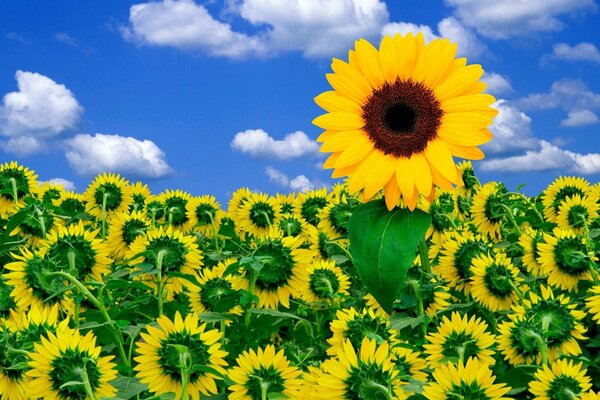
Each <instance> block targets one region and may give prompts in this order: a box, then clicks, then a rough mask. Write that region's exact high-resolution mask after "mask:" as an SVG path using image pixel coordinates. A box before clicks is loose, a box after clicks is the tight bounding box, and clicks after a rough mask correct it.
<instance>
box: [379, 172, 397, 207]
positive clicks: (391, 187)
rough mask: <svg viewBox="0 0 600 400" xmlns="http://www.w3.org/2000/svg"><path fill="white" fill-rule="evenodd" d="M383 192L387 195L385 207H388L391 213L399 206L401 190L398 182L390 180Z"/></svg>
mask: <svg viewBox="0 0 600 400" xmlns="http://www.w3.org/2000/svg"><path fill="white" fill-rule="evenodd" d="M383 191H384V195H385V205H386V206H387V209H388V210H390V211H391V210H392V208H394V207H395V206H396V205H397V204H398V200H399V199H400V188H399V187H398V184H397V183H396V180H394V179H390V180H389V181H388V183H387V184H386V185H385V187H384V188H383Z"/></svg>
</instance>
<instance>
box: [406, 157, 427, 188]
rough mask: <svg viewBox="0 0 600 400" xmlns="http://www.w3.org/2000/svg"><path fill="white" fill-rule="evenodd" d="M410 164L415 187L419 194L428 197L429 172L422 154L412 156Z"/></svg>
mask: <svg viewBox="0 0 600 400" xmlns="http://www.w3.org/2000/svg"><path fill="white" fill-rule="evenodd" d="M410 158H411V162H412V165H413V168H414V172H415V186H416V187H417V189H418V191H419V192H420V193H423V195H424V196H428V195H429V193H430V192H431V171H430V169H429V164H428V163H427V160H426V159H425V156H424V155H423V154H413V155H412V156H411V157H410Z"/></svg>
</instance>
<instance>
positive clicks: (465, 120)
mask: <svg viewBox="0 0 600 400" xmlns="http://www.w3.org/2000/svg"><path fill="white" fill-rule="evenodd" d="M493 118H494V116H493V115H492V116H489V115H486V114H484V113H481V112H478V113H475V112H453V113H448V114H444V116H443V117H442V124H457V125H458V124H465V125H473V126H478V127H481V128H485V127H486V126H488V125H490V124H491V123H492V120H493Z"/></svg>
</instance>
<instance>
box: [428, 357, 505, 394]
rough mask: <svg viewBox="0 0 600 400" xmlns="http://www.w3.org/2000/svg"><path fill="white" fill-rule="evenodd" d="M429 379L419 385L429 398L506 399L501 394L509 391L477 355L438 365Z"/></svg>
mask: <svg viewBox="0 0 600 400" xmlns="http://www.w3.org/2000/svg"><path fill="white" fill-rule="evenodd" d="M433 379H435V383H434V382H432V383H430V384H429V385H427V386H425V387H424V388H423V396H425V397H426V398H427V399H429V400H446V399H479V400H508V399H509V397H503V396H504V395H505V394H507V393H508V392H509V391H510V389H511V388H510V387H509V386H506V384H504V383H496V384H495V383H494V381H495V380H496V377H495V376H494V375H493V373H492V370H491V369H490V367H489V365H487V364H486V363H482V362H481V360H478V359H477V358H469V359H468V360H467V362H466V363H464V362H463V361H459V362H458V364H457V365H454V364H446V365H442V366H440V367H439V368H437V369H436V370H435V371H433Z"/></svg>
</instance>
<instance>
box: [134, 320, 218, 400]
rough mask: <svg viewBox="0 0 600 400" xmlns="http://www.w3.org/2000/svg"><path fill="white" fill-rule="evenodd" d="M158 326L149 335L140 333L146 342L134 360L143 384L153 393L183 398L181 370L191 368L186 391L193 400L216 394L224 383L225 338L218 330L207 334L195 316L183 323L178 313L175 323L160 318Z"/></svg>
mask: <svg viewBox="0 0 600 400" xmlns="http://www.w3.org/2000/svg"><path fill="white" fill-rule="evenodd" d="M156 322H157V323H158V327H153V326H151V325H147V326H146V332H142V333H141V336H142V339H143V341H140V342H138V344H137V347H136V352H137V353H138V354H139V355H138V356H137V357H135V361H136V362H137V365H136V366H135V367H134V370H135V371H137V377H138V378H139V379H140V381H141V382H143V383H145V384H147V385H148V388H149V390H150V391H151V392H152V393H155V394H157V395H160V394H164V393H169V392H173V393H175V395H176V397H177V398H181V393H182V390H183V383H182V380H183V373H182V372H184V371H182V368H188V369H189V370H188V373H189V381H188V385H187V389H186V390H187V393H188V395H189V396H190V397H191V398H192V399H194V400H199V399H200V397H201V396H200V395H201V394H202V395H203V396H208V395H211V394H215V393H217V384H216V382H215V381H216V380H221V379H223V376H224V375H225V369H224V367H226V366H227V362H226V361H225V360H224V357H226V356H227V352H225V351H223V350H222V349H221V344H220V339H221V336H222V335H223V334H222V333H221V332H219V331H218V330H216V329H213V330H207V329H206V324H204V323H203V324H198V317H197V315H196V314H189V315H188V316H187V317H185V320H184V319H183V318H182V317H181V315H180V314H179V312H177V313H175V319H174V320H173V321H172V320H170V319H169V318H168V317H166V316H164V315H161V316H160V317H158V319H157V320H156ZM182 359H184V360H183V361H184V362H183V364H184V365H182ZM185 364H187V365H185ZM203 396H202V397H203Z"/></svg>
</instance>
